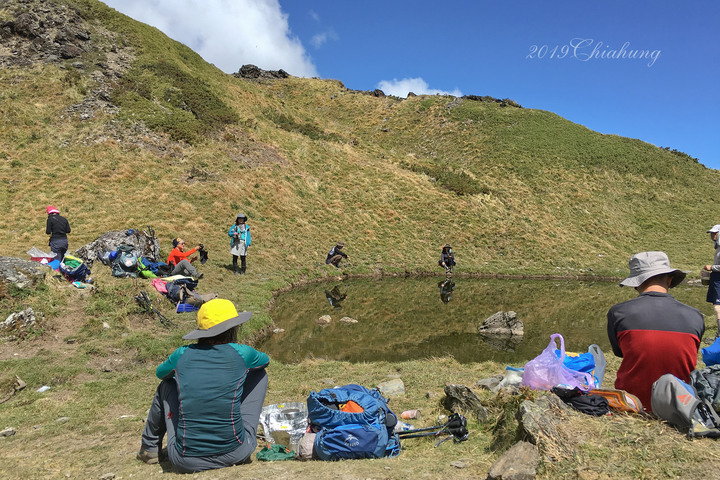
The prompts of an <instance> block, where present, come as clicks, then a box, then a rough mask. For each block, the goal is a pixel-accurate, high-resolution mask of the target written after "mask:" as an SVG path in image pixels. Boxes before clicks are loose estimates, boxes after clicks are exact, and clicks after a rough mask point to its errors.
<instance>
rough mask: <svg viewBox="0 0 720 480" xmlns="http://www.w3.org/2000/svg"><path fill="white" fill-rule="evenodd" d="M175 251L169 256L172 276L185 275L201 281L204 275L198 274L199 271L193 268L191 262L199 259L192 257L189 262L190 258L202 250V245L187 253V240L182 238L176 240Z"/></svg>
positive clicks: (174, 242)
mask: <svg viewBox="0 0 720 480" xmlns="http://www.w3.org/2000/svg"><path fill="white" fill-rule="evenodd" d="M172 243H173V250H172V251H171V252H170V255H168V259H167V264H168V265H170V267H171V268H172V271H171V272H170V276H172V275H185V276H187V277H193V278H195V279H196V280H200V279H201V278H202V277H203V274H202V273H198V271H197V269H196V268H195V267H193V266H192V264H191V263H190V262H194V261H195V260H197V257H192V258H191V259H190V260H188V257H189V256H190V255H192V254H193V253H195V252H197V251H198V250H199V249H200V245H198V246H197V247H195V248H193V249H191V250H188V251H187V252H186V251H185V240H183V239H182V238H180V237H177V238H174V239H173V241H172Z"/></svg>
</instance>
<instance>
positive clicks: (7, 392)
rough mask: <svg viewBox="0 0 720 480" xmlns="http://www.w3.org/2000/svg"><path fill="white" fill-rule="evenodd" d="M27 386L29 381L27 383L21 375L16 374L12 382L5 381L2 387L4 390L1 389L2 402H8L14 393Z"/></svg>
mask: <svg viewBox="0 0 720 480" xmlns="http://www.w3.org/2000/svg"><path fill="white" fill-rule="evenodd" d="M3 383H4V382H3ZM25 387H27V383H25V382H24V381H23V380H22V379H21V378H20V377H18V376H17V375H15V380H14V381H13V382H12V383H9V382H8V383H5V385H4V386H2V387H1V388H2V389H3V390H4V391H0V396H1V398H0V403H5V402H7V401H8V400H10V399H11V398H12V396H13V395H15V394H16V393H17V392H19V391H20V390H22V389H24V388H25Z"/></svg>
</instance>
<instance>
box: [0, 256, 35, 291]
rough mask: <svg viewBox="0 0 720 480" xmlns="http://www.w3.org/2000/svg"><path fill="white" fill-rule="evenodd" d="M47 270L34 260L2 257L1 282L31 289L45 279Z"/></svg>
mask: <svg viewBox="0 0 720 480" xmlns="http://www.w3.org/2000/svg"><path fill="white" fill-rule="evenodd" d="M45 272H46V268H45V267H44V266H43V265H42V264H41V263H40V262H35V261H32V260H22V259H20V258H15V257H0V280H2V281H5V282H7V283H12V284H13V285H15V286H16V287H18V288H31V287H34V286H35V285H37V283H38V282H40V281H41V280H43V279H44V278H45Z"/></svg>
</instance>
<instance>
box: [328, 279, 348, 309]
mask: <svg viewBox="0 0 720 480" xmlns="http://www.w3.org/2000/svg"><path fill="white" fill-rule="evenodd" d="M325 298H327V301H328V303H329V304H330V306H331V307H333V309H334V310H341V309H342V305H340V304H341V303H342V301H343V300H345V298H347V294H345V293H340V286H339V285H335V286H334V287H333V289H332V290H325Z"/></svg>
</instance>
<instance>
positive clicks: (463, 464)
mask: <svg viewBox="0 0 720 480" xmlns="http://www.w3.org/2000/svg"><path fill="white" fill-rule="evenodd" d="M469 465H470V460H468V459H466V458H461V459H459V460H454V461H452V462H450V466H451V467H455V468H467V467H468V466H469Z"/></svg>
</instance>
